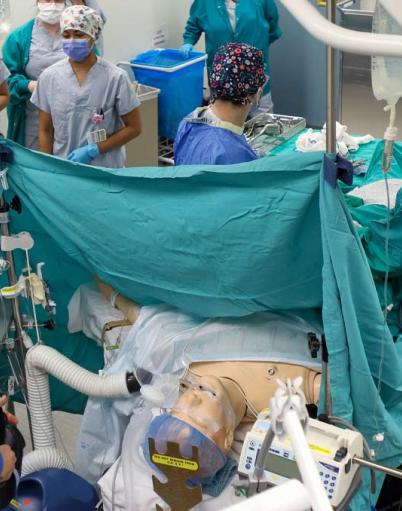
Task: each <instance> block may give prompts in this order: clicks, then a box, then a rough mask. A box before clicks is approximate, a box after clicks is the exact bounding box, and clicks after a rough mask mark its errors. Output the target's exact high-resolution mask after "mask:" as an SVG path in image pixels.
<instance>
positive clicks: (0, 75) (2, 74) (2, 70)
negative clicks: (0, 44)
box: [0, 59, 10, 85]
mask: <svg viewBox="0 0 402 511" xmlns="http://www.w3.org/2000/svg"><path fill="white" fill-rule="evenodd" d="M9 76H10V71H9V70H8V69H7V68H6V66H5V64H4V62H3V59H0V85H3V83H4V82H5V81H6V80H7V78H8V77H9Z"/></svg>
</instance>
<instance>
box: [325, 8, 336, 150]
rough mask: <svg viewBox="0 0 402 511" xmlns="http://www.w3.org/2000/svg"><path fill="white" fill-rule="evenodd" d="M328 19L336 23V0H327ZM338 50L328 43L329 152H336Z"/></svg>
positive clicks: (327, 135)
mask: <svg viewBox="0 0 402 511" xmlns="http://www.w3.org/2000/svg"><path fill="white" fill-rule="evenodd" d="M327 19H328V21H329V22H330V23H334V24H336V0H327ZM335 57H336V50H335V48H333V47H332V46H330V45H327V123H326V137H327V153H333V154H335V153H336V74H335Z"/></svg>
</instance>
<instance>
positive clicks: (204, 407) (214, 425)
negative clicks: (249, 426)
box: [171, 375, 246, 454]
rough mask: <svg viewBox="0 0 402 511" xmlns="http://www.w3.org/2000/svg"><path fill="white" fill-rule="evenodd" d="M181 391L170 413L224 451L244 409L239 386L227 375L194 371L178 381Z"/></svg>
mask: <svg viewBox="0 0 402 511" xmlns="http://www.w3.org/2000/svg"><path fill="white" fill-rule="evenodd" d="M181 389H182V393H181V395H180V397H179V399H178V400H177V403H176V405H175V406H174V408H173V410H172V412H171V414H172V415H173V416H174V417H177V418H178V419H181V420H182V421H184V422H186V423H187V424H190V425H191V426H193V427H194V428H195V429H198V430H199V431H201V433H203V434H204V435H205V436H207V437H208V438H210V439H211V440H212V441H213V442H214V443H215V444H216V445H217V446H218V447H219V448H220V449H221V451H222V452H224V453H225V454H226V453H228V452H229V450H230V448H231V446H232V442H233V437H234V432H235V430H236V428H237V426H238V425H239V424H240V422H241V420H242V418H243V417H244V414H245V412H246V405H245V399H244V396H243V395H242V393H241V391H240V389H239V387H238V386H237V385H236V384H235V383H234V382H232V381H231V380H229V379H227V378H217V377H216V376H197V377H194V376H193V375H191V376H189V377H188V378H186V379H184V380H182V381H181Z"/></svg>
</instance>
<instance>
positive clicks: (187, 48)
mask: <svg viewBox="0 0 402 511" xmlns="http://www.w3.org/2000/svg"><path fill="white" fill-rule="evenodd" d="M179 51H180V53H181V54H182V55H183V57H184V58H185V59H188V58H189V56H190V53H191V52H192V51H193V45H192V44H190V43H186V44H183V46H180V48H179Z"/></svg>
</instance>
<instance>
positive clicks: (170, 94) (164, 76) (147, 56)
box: [130, 49, 207, 140]
mask: <svg viewBox="0 0 402 511" xmlns="http://www.w3.org/2000/svg"><path fill="white" fill-rule="evenodd" d="M206 58H207V56H206V54H205V53H200V52H194V51H193V52H191V54H190V56H189V57H188V58H184V57H183V55H182V53H181V52H180V51H179V50H174V49H169V50H151V51H147V52H145V53H141V54H140V55H137V57H135V58H134V59H131V60H130V64H131V65H132V66H133V68H134V73H135V78H136V80H138V82H140V83H143V84H145V85H150V86H152V87H156V88H158V89H160V91H161V93H160V95H159V100H158V101H159V136H161V137H166V138H169V139H171V140H174V138H175V137H176V133H177V128H178V127H179V124H180V122H181V121H182V119H183V118H184V117H185V116H186V115H188V114H189V113H190V112H192V111H193V110H194V109H195V108H197V107H199V106H201V105H202V95H203V84H204V67H205V60H206Z"/></svg>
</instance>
